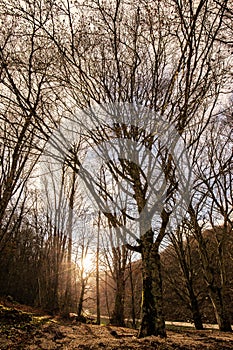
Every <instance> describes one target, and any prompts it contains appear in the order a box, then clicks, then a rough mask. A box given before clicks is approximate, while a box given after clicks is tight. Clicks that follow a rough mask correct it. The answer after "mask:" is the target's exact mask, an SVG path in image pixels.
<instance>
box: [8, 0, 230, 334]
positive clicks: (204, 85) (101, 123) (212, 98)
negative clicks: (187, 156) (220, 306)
mask: <svg viewBox="0 0 233 350" xmlns="http://www.w3.org/2000/svg"><path fill="white" fill-rule="evenodd" d="M35 5H36V9H37V11H33V12H32V11H31V8H28V7H27V6H25V7H23V6H22V7H18V6H17V4H15V3H14V6H16V8H17V10H18V11H19V13H21V14H22V16H24V18H27V20H28V21H29V22H32V23H35V25H36V28H40V29H42V30H43V33H44V34H45V35H46V36H47V38H48V39H49V40H50V42H51V43H52V44H51V45H53V47H54V48H55V49H56V50H58V52H59V59H60V61H59V62H60V64H61V69H60V71H59V79H61V81H62V83H63V85H64V94H63V95H60V97H62V98H63V105H62V107H63V109H65V110H66V114H67V116H71V115H72V114H73V115H74V114H75V115H76V117H77V118H76V121H77V123H79V125H80V124H81V126H82V128H83V133H85V134H86V137H87V142H89V145H90V147H97V148H98V147H99V146H100V144H102V149H101V147H100V148H99V149H98V152H99V153H100V152H101V151H104V154H105V155H104V159H105V161H106V154H108V153H106V149H104V146H103V144H104V142H110V144H111V145H110V144H109V147H110V148H113V149H114V148H115V144H114V139H118V140H119V139H123V140H126V142H124V141H123V142H122V144H121V145H118V146H119V147H121V146H122V145H124V147H125V146H127V140H129V141H130V142H129V143H128V144H130V147H129V148H128V149H127V152H128V153H127V152H126V154H127V155H129V152H131V151H132V149H131V151H130V148H131V146H132V145H135V143H137V144H138V145H143V146H144V147H145V149H146V151H147V152H148V153H149V154H150V155H149V154H148V153H146V151H145V154H146V155H147V156H148V157H147V158H146V156H144V160H145V159H146V162H147V167H146V168H147V169H146V170H147V171H146V170H145V169H144V168H143V166H144V167H145V163H144V164H143V163H141V162H139V161H138V159H141V158H140V152H139V149H136V148H135V147H132V148H134V158H133V159H131V158H130V159H124V157H122V154H119V157H118V158H119V159H118V160H117V162H115V163H114V161H112V159H111V157H110V154H108V156H107V159H108V161H107V162H105V163H106V167H107V169H108V172H109V176H112V177H113V178H114V179H115V180H116V181H117V182H118V186H121V182H122V184H123V185H122V186H121V188H120V189H121V190H122V191H123V193H128V189H130V192H129V196H128V198H130V199H132V200H133V201H134V211H135V212H137V213H138V214H139V216H140V217H141V219H142V217H143V215H144V217H143V219H142V220H141V221H140V225H139V226H140V227H139V228H138V232H136V234H135V232H134V229H132V230H131V232H130V235H131V236H133V237H134V238H135V246H132V245H131V247H130V248H131V249H134V250H136V251H138V252H140V253H141V257H142V271H143V303H142V323H141V328H140V331H139V336H147V335H152V334H153V335H160V336H165V335H166V331H165V322H164V317H163V310H162V280H161V271H160V270H161V266H160V256H159V249H160V245H161V243H162V241H163V240H164V237H165V235H166V228H167V226H168V224H169V222H170V223H171V221H172V220H171V218H172V215H171V214H172V209H174V208H176V204H175V202H176V195H177V193H179V190H180V189H181V188H182V187H183V190H185V189H184V187H185V186H184V184H183V183H182V181H183V182H185V179H184V178H183V177H182V175H181V174H179V166H178V164H177V163H176V162H175V160H176V159H175V154H174V153H172V152H171V149H173V150H175V151H176V152H178V151H177V150H178V148H179V147H178V145H177V137H176V136H175V135H176V134H175V133H170V135H169V136H170V143H169V142H168V144H167V145H165V144H164V142H163V141H161V135H159V132H162V133H164V134H166V130H167V129H166V127H165V128H164V126H163V127H161V124H163V123H164V122H165V125H171V124H172V126H173V128H174V129H175V128H176V130H177V132H178V134H179V135H180V136H185V137H186V140H188V141H189V142H192V143H195V142H196V141H197V140H198V139H199V138H200V135H201V133H202V132H203V130H204V129H205V128H206V125H207V124H208V122H209V119H210V117H211V115H212V114H213V111H214V109H215V107H216V103H217V101H218V96H219V92H220V91H221V87H222V84H223V81H224V80H223V79H219V77H222V75H223V74H224V69H223V70H222V69H221V65H220V62H222V58H221V54H220V50H217V49H216V48H217V47H218V48H219V46H218V45H219V43H217V42H216V38H217V35H218V33H219V30H220V27H221V24H222V21H223V15H224V12H225V10H226V5H227V0H225V1H222V2H221V3H219V2H217V1H215V0H200V1H198V2H190V1H189V2H187V1H183V0H182V1H177V0H170V1H169V2H164V1H154V2H150V1H141V2H139V3H137V4H135V3H134V2H125V1H123V0H117V1H116V2H113V3H111V2H110V3H109V2H107V1H102V2H100V1H97V0H90V1H89V2H87V3H82V2H81V3H72V2H71V1H67V2H66V3H64V2H61V3H55V2H54V3H51V7H50V6H45V4H44V3H43V2H39V5H40V6H38V5H37V3H35ZM41 6H42V7H43V6H45V9H46V10H45V12H44V13H45V15H44V14H43V16H42V15H41V12H39V14H38V8H39V9H40V8H41ZM213 55H215V56H216V58H217V60H216V62H215V63H214V62H213V61H212V59H213ZM93 102H96V103H97V104H104V103H105V104H109V103H110V104H118V103H119V104H120V105H122V103H123V104H125V103H130V104H132V105H133V108H131V109H130V110H128V111H127V110H125V111H124V112H126V114H127V118H125V119H124V120H122V118H120V119H119V118H115V117H116V114H117V113H119V112H120V114H124V113H123V111H122V110H121V111H119V110H118V105H117V107H115V108H114V110H111V111H110V110H107V113H108V120H107V122H106V118H105V120H103V119H102V118H100V115H99V114H98V116H97V118H96V117H93V108H92V106H93ZM136 105H137V106H140V108H141V107H142V106H143V107H147V108H150V110H151V111H152V113H156V115H157V118H156V117H155V116H154V117H153V116H152V115H151V114H150V113H149V114H148V110H147V109H146V108H144V109H143V108H141V109H140V108H138V107H136ZM115 106H116V105H115ZM77 107H81V108H83V107H90V108H89V112H86V113H84V114H82V115H81V116H80V115H79V114H78V112H77ZM103 109H105V106H104V107H103ZM126 109H127V108H126ZM101 113H102V111H101ZM129 114H131V118H129ZM148 115H149V118H148ZM87 117H88V120H87V121H86V119H87ZM81 119H82V120H81ZM83 119H84V120H85V122H84V121H83ZM166 123H167V124H166ZM169 123H170V124H169ZM168 129H169V128H168ZM168 133H169V132H168ZM167 139H169V137H168V134H167ZM163 140H164V139H163ZM126 148H127V147H126ZM95 149H96V148H95ZM152 149H153V150H156V152H155V154H156V157H155V158H156V159H157V161H158V163H159V167H160V169H161V172H160V173H159V174H158V173H157V174H156V172H154V171H155V165H153V163H154V162H153V161H152V160H153V159H152V158H153V154H152V153H153V152H152ZM98 152H97V153H98ZM177 154H179V152H178V153H176V155H177ZM182 154H183V153H182ZM131 155H132V152H131ZM70 156H71V157H72V156H73V157H75V159H76V165H77V169H76V170H77V171H79V170H80V167H81V164H82V162H81V159H80V157H79V156H77V155H75V154H70ZM102 157H103V156H102ZM180 157H181V154H179V157H178V158H179V159H180ZM109 158H110V160H111V161H109ZM69 164H70V165H72V164H73V163H72V160H71V161H70V162H69ZM149 165H150V166H149ZM81 168H82V167H81ZM82 170H83V169H82ZM152 173H153V179H152ZM80 174H81V173H80ZM83 174H85V182H86V185H87V187H89V189H91V190H92V193H95V194H96V195H95V198H96V200H98V202H99V205H100V206H101V209H102V211H103V212H104V214H105V215H106V216H107V217H108V219H109V220H110V221H111V225H112V226H113V227H114V228H115V230H116V233H117V232H119V227H121V226H122V220H120V219H119V216H120V217H121V216H123V217H125V216H126V217H127V221H130V220H131V221H132V217H131V215H130V214H129V213H125V212H124V208H121V210H120V211H119V210H118V213H115V212H112V211H110V213H109V210H107V211H106V210H105V209H106V205H104V201H103V202H102V203H101V200H100V198H101V196H102V199H103V197H106V196H107V198H108V200H109V202H111V200H112V198H111V191H112V190H111V189H110V190H109V191H108V190H106V187H105V186H104V187H103V186H102V187H101V186H99V185H100V182H99V181H98V177H97V178H95V179H94V181H93V176H90V175H92V174H87V172H85V171H84V173H83ZM148 174H150V176H149V177H148ZM178 180H179V181H178ZM102 183H103V182H101V184H102ZM125 184H126V187H124V185H125ZM152 184H153V186H152V187H153V191H154V192H153V191H152V187H151V186H150V185H152ZM156 185H158V188H156ZM95 186H96V188H95ZM127 186H128V188H127ZM160 187H161V188H160ZM159 188H160V190H159ZM97 189H98V191H97ZM157 191H159V194H160V196H161V197H162V202H161V203H162V206H161V207H160V208H159V209H158V208H156V209H155V207H153V206H152V208H150V214H151V213H152V212H153V214H154V213H155V211H157V213H158V215H157V217H156V220H155V218H153V215H149V217H148V216H147V215H146V212H147V209H148V204H151V202H152V201H151V202H150V203H149V201H148V198H150V199H152V197H150V196H151V193H152V192H153V194H154V195H155V193H157ZM97 193H98V196H97ZM97 197H98V198H97ZM113 202H114V200H113ZM158 202H159V201H157V203H158ZM114 205H115V203H113V205H112V207H111V208H114ZM108 209H109V208H108ZM117 209H119V208H117ZM147 213H148V212H147ZM153 220H154V221H153ZM133 221H135V220H133ZM155 221H156V225H155V224H154V222H155ZM127 233H129V231H127ZM123 238H124V237H123Z"/></svg>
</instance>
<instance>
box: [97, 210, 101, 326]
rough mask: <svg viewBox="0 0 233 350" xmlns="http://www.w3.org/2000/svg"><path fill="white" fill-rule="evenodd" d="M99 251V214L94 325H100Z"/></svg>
mask: <svg viewBox="0 0 233 350" xmlns="http://www.w3.org/2000/svg"><path fill="white" fill-rule="evenodd" d="M99 250H100V212H99V216H98V232H97V249H96V315H97V318H96V324H98V325H100V280H99Z"/></svg>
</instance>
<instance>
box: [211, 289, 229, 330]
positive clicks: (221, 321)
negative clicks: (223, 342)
mask: <svg viewBox="0 0 233 350" xmlns="http://www.w3.org/2000/svg"><path fill="white" fill-rule="evenodd" d="M208 291H209V296H210V299H211V302H212V305H213V307H214V313H215V317H216V320H217V323H218V327H219V330H220V331H222V332H232V328H231V322H230V316H229V312H228V311H227V307H226V302H225V300H224V297H223V295H222V290H221V288H218V287H213V286H211V285H210V286H209V287H208Z"/></svg>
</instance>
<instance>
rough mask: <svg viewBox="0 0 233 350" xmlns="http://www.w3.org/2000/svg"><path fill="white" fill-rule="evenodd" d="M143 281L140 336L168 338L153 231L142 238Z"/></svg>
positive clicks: (159, 266)
mask: <svg viewBox="0 0 233 350" xmlns="http://www.w3.org/2000/svg"><path fill="white" fill-rule="evenodd" d="M142 279H143V291H142V310H141V325H140V329H139V335H138V336H139V337H145V336H150V335H156V336H161V337H166V329H165V320H164V315H163V296H162V277H161V263H160V255H159V252H158V248H157V245H155V244H154V243H153V232H152V230H150V231H148V232H147V233H146V234H145V235H144V236H143V238H142Z"/></svg>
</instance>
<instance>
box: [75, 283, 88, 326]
mask: <svg viewBox="0 0 233 350" xmlns="http://www.w3.org/2000/svg"><path fill="white" fill-rule="evenodd" d="M85 288H86V284H85V281H84V279H83V278H82V283H81V292H80V297H79V303H78V311H77V320H79V319H81V316H82V311H83V301H84V294H85Z"/></svg>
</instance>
